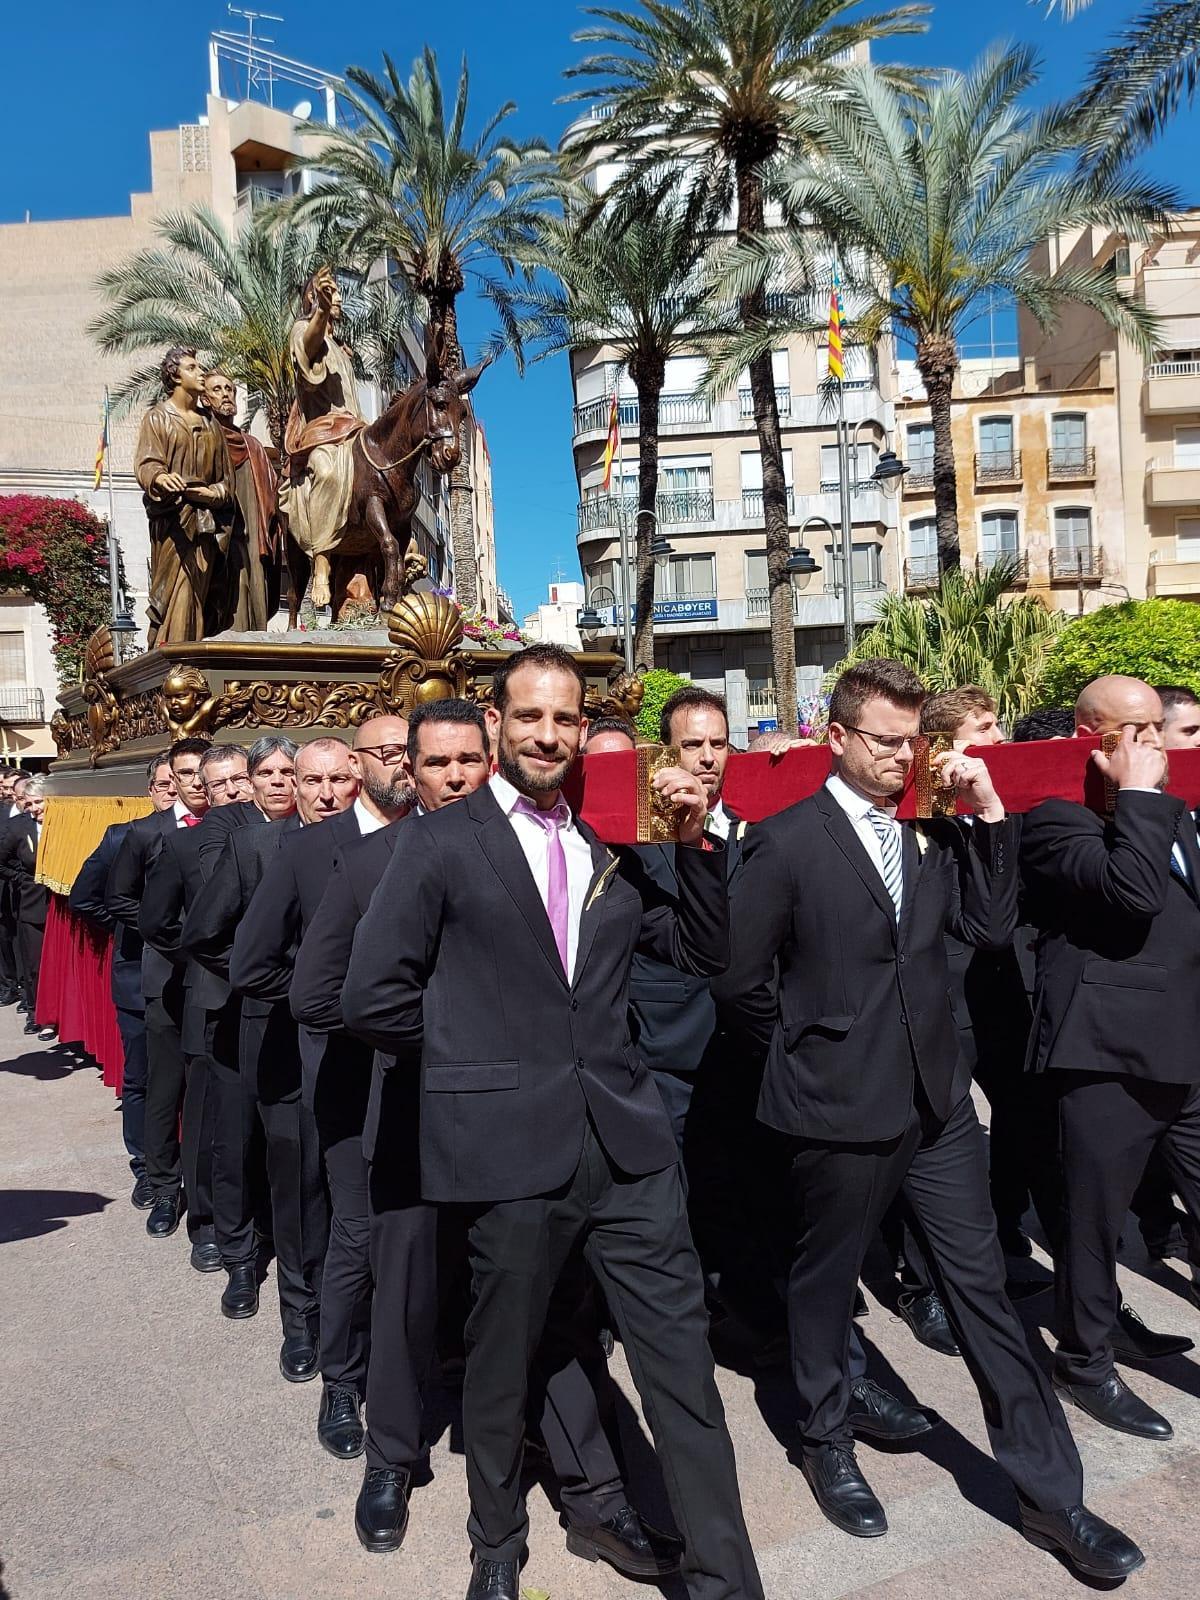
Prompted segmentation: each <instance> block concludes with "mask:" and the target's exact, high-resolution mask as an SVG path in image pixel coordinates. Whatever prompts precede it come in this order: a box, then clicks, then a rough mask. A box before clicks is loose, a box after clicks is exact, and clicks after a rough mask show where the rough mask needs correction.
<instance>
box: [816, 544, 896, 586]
mask: <svg viewBox="0 0 1200 1600" xmlns="http://www.w3.org/2000/svg"><path fill="white" fill-rule="evenodd" d="M882 554H883V552H882V551H881V549H880V547H879V546H878V545H877V544H856V545H854V547H853V551H852V556H851V559H852V561H853V563H854V587H855V588H856V589H882V588H883V567H882V561H881V557H882ZM825 562H826V566H825V570H826V572H827V573H828V574H829V580H828V581H829V585H830V587H831V588H833V589H836V590H837V591H838V592H839V593H840V592H841V587H842V552H841V549H840V548H836V549H835V548H834V546H833V545H828V544H827V545H826V546H825Z"/></svg>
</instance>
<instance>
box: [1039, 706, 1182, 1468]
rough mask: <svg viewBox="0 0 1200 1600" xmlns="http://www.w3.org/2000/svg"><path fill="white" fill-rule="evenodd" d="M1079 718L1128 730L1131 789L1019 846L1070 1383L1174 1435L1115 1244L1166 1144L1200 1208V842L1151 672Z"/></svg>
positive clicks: (1073, 1396) (1118, 775) (1123, 758)
mask: <svg viewBox="0 0 1200 1600" xmlns="http://www.w3.org/2000/svg"><path fill="white" fill-rule="evenodd" d="M1075 721H1076V727H1077V729H1078V731H1079V732H1080V733H1081V734H1090V735H1096V734H1105V733H1119V734H1120V736H1121V742H1120V744H1119V746H1118V747H1117V749H1116V750H1114V751H1113V753H1112V755H1111V756H1105V755H1104V754H1103V753H1101V752H1100V751H1097V752H1095V753H1094V755H1093V757H1092V759H1093V761H1094V762H1095V764H1096V765H1097V767H1099V768H1100V770H1101V771H1102V772H1103V773H1104V774H1105V776H1106V777H1107V778H1108V779H1109V781H1110V782H1111V783H1112V784H1113V785H1114V786H1115V788H1116V791H1117V794H1116V801H1115V806H1114V810H1113V814H1112V816H1111V818H1106V817H1102V816H1098V815H1096V814H1095V813H1094V812H1092V811H1089V810H1088V809H1087V808H1086V807H1085V806H1083V805H1077V804H1074V803H1072V802H1070V801H1066V800H1048V801H1046V802H1045V803H1044V804H1043V805H1040V806H1038V807H1037V808H1036V809H1035V810H1034V811H1032V812H1031V813H1030V814H1029V816H1027V817H1026V819H1025V826H1024V830H1023V834H1022V846H1021V865H1022V870H1023V874H1024V878H1025V885H1026V899H1027V904H1028V906H1029V910H1030V916H1031V920H1032V921H1033V922H1034V923H1035V924H1036V926H1037V928H1038V930H1039V939H1038V951H1037V991H1036V994H1035V998H1034V1031H1033V1037H1032V1040H1031V1044H1030V1057H1029V1061H1030V1066H1031V1067H1032V1069H1033V1070H1034V1071H1037V1072H1041V1073H1044V1074H1046V1076H1047V1081H1048V1083H1049V1085H1050V1086H1051V1088H1052V1090H1053V1092H1054V1095H1055V1097H1056V1100H1057V1107H1058V1127H1059V1136H1060V1141H1061V1154H1062V1182H1063V1188H1064V1199H1063V1205H1062V1208H1061V1210H1062V1231H1061V1236H1060V1238H1059V1240H1058V1249H1057V1253H1056V1258H1055V1267H1056V1278H1055V1282H1056V1290H1057V1301H1058V1314H1057V1326H1058V1335H1059V1343H1058V1350H1057V1353H1056V1357H1055V1382H1056V1384H1057V1385H1058V1387H1059V1389H1060V1392H1062V1393H1063V1394H1064V1395H1065V1396H1066V1397H1067V1398H1069V1399H1070V1400H1071V1401H1072V1402H1073V1403H1074V1404H1075V1405H1077V1406H1079V1407H1080V1408H1081V1409H1082V1410H1084V1411H1086V1412H1087V1413H1088V1414H1089V1415H1090V1416H1092V1417H1094V1418H1095V1419H1096V1420H1097V1421H1098V1422H1102V1423H1104V1424H1106V1426H1108V1427H1111V1428H1115V1429H1116V1430H1117V1431H1118V1432H1121V1433H1131V1434H1136V1435H1137V1436H1138V1437H1140V1438H1146V1439H1168V1438H1170V1437H1171V1431H1172V1430H1171V1425H1170V1423H1169V1422H1168V1421H1167V1420H1166V1418H1165V1417H1163V1416H1160V1415H1159V1413H1158V1412H1156V1411H1154V1410H1153V1409H1152V1408H1151V1407H1150V1406H1148V1405H1147V1404H1146V1403H1145V1402H1144V1401H1143V1400H1141V1399H1140V1398H1139V1397H1138V1396H1137V1395H1136V1394H1135V1393H1134V1392H1133V1391H1132V1390H1131V1389H1129V1388H1128V1387H1127V1385H1126V1384H1125V1382H1124V1380H1123V1379H1122V1378H1121V1377H1120V1375H1119V1374H1118V1373H1117V1371H1116V1369H1115V1366H1114V1364H1113V1356H1114V1349H1113V1344H1114V1341H1113V1334H1112V1330H1113V1320H1114V1317H1115V1316H1116V1313H1117V1308H1118V1300H1119V1296H1118V1289H1117V1276H1116V1250H1117V1241H1118V1238H1119V1235H1120V1230H1121V1225H1122V1223H1123V1221H1124V1218H1125V1215H1126V1212H1127V1210H1128V1208H1129V1205H1130V1201H1131V1199H1132V1197H1133V1194H1134V1190H1135V1188H1136V1186H1137V1185H1138V1183H1139V1181H1140V1179H1141V1178H1142V1175H1143V1173H1144V1172H1145V1170H1146V1165H1147V1162H1148V1160H1149V1159H1150V1157H1151V1155H1152V1154H1153V1153H1154V1152H1155V1151H1156V1150H1157V1151H1159V1152H1161V1154H1162V1155H1163V1156H1164V1157H1165V1159H1166V1163H1167V1166H1168V1168H1169V1170H1170V1173H1171V1176H1172V1178H1173V1179H1174V1182H1175V1187H1176V1189H1177V1190H1178V1193H1179V1194H1180V1196H1181V1198H1182V1199H1183V1202H1184V1205H1185V1207H1186V1209H1187V1212H1188V1215H1189V1217H1190V1218H1191V1223H1192V1230H1193V1232H1194V1230H1195V1228H1196V1226H1197V1224H1198V1223H1200V1059H1198V1057H1197V1052H1196V1038H1197V1034H1198V1032H1200V899H1198V896H1200V847H1198V846H1197V839H1196V823H1195V819H1194V817H1192V816H1191V815H1190V813H1189V812H1188V811H1187V809H1186V808H1185V807H1184V805H1183V803H1182V802H1181V801H1179V800H1177V799H1174V798H1173V797H1172V796H1170V795H1168V794H1166V793H1164V792H1163V789H1164V784H1165V780H1166V771H1167V758H1166V752H1165V750H1164V748H1163V710H1162V702H1161V701H1160V699H1159V697H1158V695H1157V694H1156V693H1155V691H1154V690H1153V689H1152V688H1151V687H1150V685H1149V684H1147V683H1143V682H1142V681H1141V680H1140V679H1138V678H1130V677H1124V676H1121V675H1111V676H1107V677H1102V678H1097V679H1095V680H1094V681H1093V682H1092V683H1089V684H1088V685H1087V686H1086V687H1085V688H1084V689H1083V691H1082V693H1081V694H1080V696H1079V700H1078V702H1077V704H1076V707H1075ZM1157 1337H1158V1338H1160V1339H1161V1337H1162V1336H1157ZM1184 1347H1185V1348H1186V1347H1188V1346H1187V1345H1186V1343H1185V1346H1184ZM1174 1348H1175V1350H1178V1349H1179V1348H1180V1345H1179V1343H1178V1342H1175V1343H1174ZM1154 1353H1156V1354H1162V1353H1170V1345H1169V1344H1168V1346H1167V1348H1166V1349H1165V1350H1163V1349H1159V1350H1157V1351H1155V1352H1154Z"/></svg>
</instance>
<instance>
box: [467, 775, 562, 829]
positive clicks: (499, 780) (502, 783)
mask: <svg viewBox="0 0 1200 1600" xmlns="http://www.w3.org/2000/svg"><path fill="white" fill-rule="evenodd" d="M488 786H489V788H490V789H491V791H492V794H493V795H494V796H495V799H496V804H497V805H498V806H499V807H500V809H501V811H503V813H504V815H505V816H506V817H511V816H512V814H513V807H514V806H515V805H516V803H517V801H518V800H522V799H524V798H525V796H523V795H522V793H521V791H520V790H519V789H517V788H515V787H514V786H513V785H512V784H511V783H509V781H508V779H507V778H506V777H505V776H504V775H503V773H500V772H493V773H492V775H491V777H490V778H489V779H488ZM558 803H559V805H560V806H562V807H563V809H564V810H565V811H566V814H567V817H566V821H565V822H564V823H563V827H564V828H570V827H573V826H574V823H575V818H574V817H573V816H572V814H571V808H570V806H569V805H567V802H566V801H565V800H564V799H563V797H562V794H561V793H560V794H559V797H558Z"/></svg>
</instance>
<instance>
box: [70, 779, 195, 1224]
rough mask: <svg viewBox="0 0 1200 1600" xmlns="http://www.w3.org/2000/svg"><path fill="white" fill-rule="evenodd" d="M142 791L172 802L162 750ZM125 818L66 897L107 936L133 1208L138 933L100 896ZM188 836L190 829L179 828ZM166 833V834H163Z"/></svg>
mask: <svg viewBox="0 0 1200 1600" xmlns="http://www.w3.org/2000/svg"><path fill="white" fill-rule="evenodd" d="M146 793H147V794H148V795H149V796H150V804H151V805H152V806H153V807H154V809H155V811H168V810H170V808H171V807H172V806H173V805H174V804H175V800H176V793H175V780H174V779H173V778H172V777H171V768H170V765H169V763H168V761H167V757H166V754H165V753H164V754H162V755H156V756H151V757H150V760H149V761H148V762H147V764H146ZM129 826H130V825H129V823H128V822H112V823H110V824H109V826H108V827H107V828H105V830H104V837H103V838H102V839H101V841H100V843H99V844H98V845H97V846H96V848H95V849H94V850H93V851H92V853H91V855H90V856H89V857H88V858H87V860H86V861H85V862H84V863H83V866H82V867H80V869H79V872H78V874H77V875H76V878H75V882H74V883H73V884H72V885H71V895H70V899H69V901H68V902H67V903H68V905H69V906H70V908H71V910H72V911H73V912H75V914H76V916H80V917H86V918H87V920H88V921H89V922H90V923H92V924H93V926H95V927H97V928H101V929H103V931H104V932H105V933H107V934H109V935H111V937H112V941H113V953H112V979H111V985H110V987H111V992H112V1000H113V1006H114V1008H115V1010H116V1013H117V1026H118V1027H119V1028H120V1030H121V1042H122V1044H123V1045H124V1047H125V1054H124V1062H123V1065H122V1073H121V1137H122V1138H123V1140H124V1141H125V1150H126V1152H127V1154H128V1156H129V1166H130V1170H131V1171H132V1173H133V1178H134V1183H133V1192H132V1194H131V1195H130V1197H129V1198H130V1200H131V1202H132V1203H133V1204H134V1205H135V1206H136V1207H137V1208H138V1210H139V1211H148V1210H149V1209H150V1207H151V1206H152V1205H153V1204H154V1198H153V1195H152V1192H151V1189H150V1180H149V1179H148V1178H147V1177H146V1003H145V1001H144V1000H143V999H142V938H141V935H140V934H139V933H137V932H136V931H135V930H134V929H132V928H126V927H123V926H122V925H121V924H120V923H119V922H117V921H116V920H115V918H114V917H113V915H112V912H111V911H110V910H109V909H108V902H107V900H106V899H105V886H106V885H107V883H108V875H109V873H110V872H111V870H112V865H113V862H114V861H115V860H116V859H117V851H118V850H119V849H120V847H121V840H122V839H123V838H124V837H125V833H126V830H127V829H128V828H129ZM185 834H186V836H189V837H190V836H191V830H190V829H189V830H185ZM168 837H170V835H168Z"/></svg>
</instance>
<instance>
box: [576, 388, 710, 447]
mask: <svg viewBox="0 0 1200 1600" xmlns="http://www.w3.org/2000/svg"><path fill="white" fill-rule="evenodd" d="M611 415H612V396H611V395H601V396H600V397H599V398H598V399H596V400H585V401H584V402H583V404H582V405H578V406H576V407H575V437H576V439H578V438H580V437H581V436H582V435H584V434H588V433H607V432H608V421H609V417H610V416H611ZM617 415H618V417H619V419H620V425H621V428H622V431H624V430H625V429H631V430H632V429H636V428H637V427H638V425H639V423H640V421H641V406H640V405H639V403H638V401H637V398H636V397H624V396H623V397H622V398H621V399H620V400H619V401H618V402H617ZM711 421H712V405H711V403H710V401H709V399H708V397H707V396H706V395H700V394H662V395H660V396H659V398H658V425H659V427H660V428H677V427H686V426H687V425H688V424H696V425H698V426H702V425H704V424H705V423H708V422H711Z"/></svg>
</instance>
